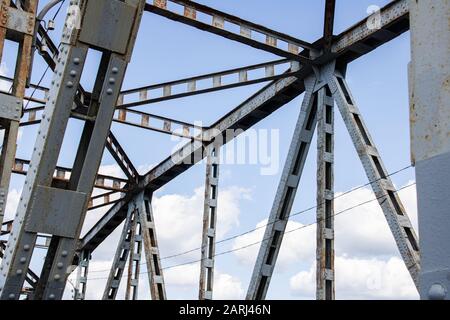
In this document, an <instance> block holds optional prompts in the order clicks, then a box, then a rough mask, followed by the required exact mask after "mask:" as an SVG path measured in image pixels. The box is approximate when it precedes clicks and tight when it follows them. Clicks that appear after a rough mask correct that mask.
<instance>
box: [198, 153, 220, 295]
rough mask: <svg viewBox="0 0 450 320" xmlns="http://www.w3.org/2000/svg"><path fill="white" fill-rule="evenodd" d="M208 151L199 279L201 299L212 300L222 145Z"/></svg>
mask: <svg viewBox="0 0 450 320" xmlns="http://www.w3.org/2000/svg"><path fill="white" fill-rule="evenodd" d="M207 152H208V155H207V156H206V179H205V198H204V202H203V233H202V246H201V248H202V249H201V261H200V281H199V299H200V300H211V299H212V298H213V286H214V255H215V252H216V222H217V199H218V197H219V162H220V147H214V145H212V146H211V148H209V150H208V151H207Z"/></svg>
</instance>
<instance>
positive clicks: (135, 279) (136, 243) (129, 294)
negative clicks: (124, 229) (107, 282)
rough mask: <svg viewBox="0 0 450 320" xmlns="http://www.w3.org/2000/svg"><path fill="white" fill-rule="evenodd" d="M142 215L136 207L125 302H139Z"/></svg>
mask: <svg viewBox="0 0 450 320" xmlns="http://www.w3.org/2000/svg"><path fill="white" fill-rule="evenodd" d="M140 215H141V213H140V212H139V210H138V209H137V208H136V207H135V209H134V212H133V222H132V223H131V241H130V253H129V261H128V277H127V287H126V290H125V300H137V298H138V287H139V274H140V268H141V249H142V232H141V230H142V226H141V222H140Z"/></svg>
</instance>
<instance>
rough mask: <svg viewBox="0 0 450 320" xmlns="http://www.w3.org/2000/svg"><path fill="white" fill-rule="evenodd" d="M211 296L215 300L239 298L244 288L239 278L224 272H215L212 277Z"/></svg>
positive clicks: (242, 295) (242, 294)
mask: <svg viewBox="0 0 450 320" xmlns="http://www.w3.org/2000/svg"><path fill="white" fill-rule="evenodd" d="M213 298H214V299H216V300H241V299H243V298H244V289H243V288H242V282H241V280H240V279H239V278H237V277H233V276H231V275H229V274H225V273H217V272H216V274H215V277H214V293H213Z"/></svg>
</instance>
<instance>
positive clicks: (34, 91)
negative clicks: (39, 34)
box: [24, 0, 66, 111]
mask: <svg viewBox="0 0 450 320" xmlns="http://www.w3.org/2000/svg"><path fill="white" fill-rule="evenodd" d="M65 2H66V0H63V1H61V4H60V5H59V7H58V10H56V12H55V14H54V16H53V19H52V20H55V19H56V17H57V16H58V14H59V12H60V11H61V8H62V7H63V5H64V3H65ZM47 32H48V29H47ZM60 47H61V43H60V44H59V45H58V49H59V48H60ZM55 56H56V55H53V59H54V58H55ZM49 69H50V65H47V68H46V69H45V70H44V73H43V74H42V76H41V78H40V79H39V82H38V83H37V85H36V87H34V89H33V92H32V93H31V96H30V98H29V100H28V101H27V104H26V105H25V108H24V111H25V110H27V109H28V105H29V104H30V102H31V99H32V98H33V96H34V94H35V93H36V90H37V88H38V87H39V86H40V85H41V82H42V81H43V80H44V77H45V75H46V74H47V72H48V70H49Z"/></svg>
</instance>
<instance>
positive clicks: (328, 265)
mask: <svg viewBox="0 0 450 320" xmlns="http://www.w3.org/2000/svg"><path fill="white" fill-rule="evenodd" d="M317 99H318V104H317V105H318V110H317V208H316V212H317V247H316V269H317V272H316V299H317V300H334V298H335V279H334V277H335V272H334V100H333V97H332V96H331V92H330V90H329V88H328V86H325V87H323V88H322V89H320V90H319V91H318V92H317Z"/></svg>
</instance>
